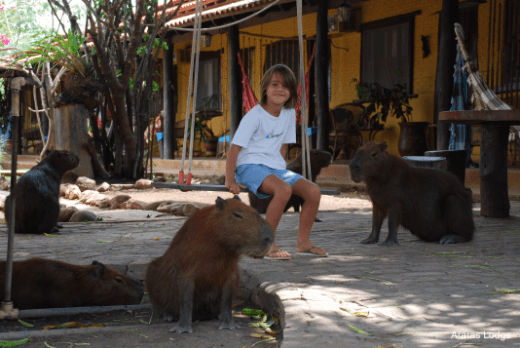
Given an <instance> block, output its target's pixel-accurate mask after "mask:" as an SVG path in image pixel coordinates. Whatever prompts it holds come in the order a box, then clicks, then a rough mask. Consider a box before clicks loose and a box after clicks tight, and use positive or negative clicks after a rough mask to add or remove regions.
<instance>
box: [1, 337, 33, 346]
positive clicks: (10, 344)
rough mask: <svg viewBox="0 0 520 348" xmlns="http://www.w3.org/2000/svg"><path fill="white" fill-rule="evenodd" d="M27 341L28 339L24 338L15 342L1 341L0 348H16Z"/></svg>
mask: <svg viewBox="0 0 520 348" xmlns="http://www.w3.org/2000/svg"><path fill="white" fill-rule="evenodd" d="M27 341H29V337H27V338H24V339H23V340H15V341H1V340H0V347H16V346H21V345H22V344H25V343H27Z"/></svg>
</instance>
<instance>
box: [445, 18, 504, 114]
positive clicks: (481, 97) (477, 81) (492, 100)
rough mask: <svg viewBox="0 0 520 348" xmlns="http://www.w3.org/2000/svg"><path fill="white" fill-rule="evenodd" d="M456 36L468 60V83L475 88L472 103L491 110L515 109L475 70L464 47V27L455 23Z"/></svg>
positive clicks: (465, 67) (466, 66) (466, 68)
mask: <svg viewBox="0 0 520 348" xmlns="http://www.w3.org/2000/svg"><path fill="white" fill-rule="evenodd" d="M455 35H457V41H458V42H459V45H460V49H461V51H462V54H463V55H464V59H465V60H466V65H464V70H466V72H467V73H468V83H469V84H470V86H472V87H473V90H474V92H473V96H472V98H471V99H472V101H475V102H476V104H478V105H479V106H480V102H482V103H483V104H484V108H485V109H491V110H512V109H513V108H512V107H511V106H509V105H508V104H506V103H504V102H503V101H502V100H501V99H500V98H499V97H498V96H497V95H496V94H495V92H493V90H492V89H491V88H489V86H488V85H487V84H486V82H485V81H484V78H483V77H482V75H481V74H480V72H479V71H478V70H477V69H476V68H475V64H473V62H472V61H471V58H470V57H469V54H468V51H467V50H466V47H465V46H464V40H463V39H462V36H463V34H462V26H461V25H460V24H459V23H455Z"/></svg>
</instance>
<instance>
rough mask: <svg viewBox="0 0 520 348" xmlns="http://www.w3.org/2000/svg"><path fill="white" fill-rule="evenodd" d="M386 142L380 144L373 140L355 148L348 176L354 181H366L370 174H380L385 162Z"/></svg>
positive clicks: (383, 169)
mask: <svg viewBox="0 0 520 348" xmlns="http://www.w3.org/2000/svg"><path fill="white" fill-rule="evenodd" d="M386 148H387V144H386V142H382V143H380V144H378V143H376V142H375V141H371V142H369V143H366V144H365V145H363V146H361V147H360V148H359V149H357V151H356V153H355V155H354V158H352V160H351V161H350V166H349V167H350V177H351V178H352V180H354V181H355V182H361V181H366V180H367V178H370V177H372V176H380V175H381V174H382V173H383V172H384V171H385V170H388V168H385V163H387V156H386V151H385V150H386Z"/></svg>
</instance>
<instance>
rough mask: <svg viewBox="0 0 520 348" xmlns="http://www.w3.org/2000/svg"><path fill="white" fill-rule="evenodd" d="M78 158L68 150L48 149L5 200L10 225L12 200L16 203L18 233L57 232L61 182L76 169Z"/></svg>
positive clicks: (6, 215)
mask: <svg viewBox="0 0 520 348" xmlns="http://www.w3.org/2000/svg"><path fill="white" fill-rule="evenodd" d="M78 165H79V157H78V156H76V155H74V154H73V153H71V152H69V151H59V150H48V151H47V152H46V156H45V158H44V159H43V160H42V161H41V162H40V163H38V164H37V165H36V166H34V167H33V168H31V170H29V171H28V172H27V173H25V174H24V175H22V176H21V177H20V179H19V180H18V181H17V182H16V185H15V188H14V190H13V189H11V194H10V195H9V196H8V197H7V199H6V200H5V210H4V211H5V219H6V221H7V224H9V222H10V218H11V216H10V213H9V212H10V211H11V210H10V209H11V200H12V197H14V198H15V201H16V212H15V221H16V224H15V233H32V234H44V233H49V232H53V231H56V224H57V222H58V216H59V214H60V202H59V195H60V182H61V178H62V177H63V175H64V174H65V173H66V172H68V171H69V170H73V169H75V168H77V167H78Z"/></svg>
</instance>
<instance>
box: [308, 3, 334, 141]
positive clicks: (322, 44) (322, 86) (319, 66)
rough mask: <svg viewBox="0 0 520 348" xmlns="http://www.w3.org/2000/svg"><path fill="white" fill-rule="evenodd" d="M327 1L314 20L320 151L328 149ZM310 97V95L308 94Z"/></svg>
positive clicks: (320, 7) (317, 138)
mask: <svg viewBox="0 0 520 348" xmlns="http://www.w3.org/2000/svg"><path fill="white" fill-rule="evenodd" d="M328 3H329V0H322V4H321V6H318V15H317V19H316V55H315V57H314V73H315V78H316V107H317V109H318V115H317V120H316V121H317V122H316V125H317V126H318V134H317V137H316V143H317V144H316V148H317V149H318V150H321V151H327V150H328V149H329V117H330V116H329V88H328V76H329V74H328V67H329V39H328V37H327V34H328V15H327V8H328ZM309 95H312V93H309Z"/></svg>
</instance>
